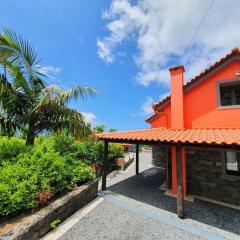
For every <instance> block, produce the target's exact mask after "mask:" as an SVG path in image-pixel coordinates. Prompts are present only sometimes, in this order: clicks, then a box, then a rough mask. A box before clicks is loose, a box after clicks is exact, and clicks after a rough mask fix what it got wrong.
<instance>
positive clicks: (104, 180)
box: [102, 141, 108, 190]
mask: <svg viewBox="0 0 240 240" xmlns="http://www.w3.org/2000/svg"><path fill="white" fill-rule="evenodd" d="M107 174H108V141H104V156H103V175H102V190H106V186H107Z"/></svg>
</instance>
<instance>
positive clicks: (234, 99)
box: [219, 80, 240, 106]
mask: <svg viewBox="0 0 240 240" xmlns="http://www.w3.org/2000/svg"><path fill="white" fill-rule="evenodd" d="M219 86H220V103H221V106H232V105H240V80H238V81H235V82H232V83H222V84H220V85H219Z"/></svg>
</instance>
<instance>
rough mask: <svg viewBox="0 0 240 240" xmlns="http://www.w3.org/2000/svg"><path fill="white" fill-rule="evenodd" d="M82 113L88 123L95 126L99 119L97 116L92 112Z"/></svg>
mask: <svg viewBox="0 0 240 240" xmlns="http://www.w3.org/2000/svg"><path fill="white" fill-rule="evenodd" d="M81 113H82V115H83V116H84V119H85V121H86V122H87V123H91V124H93V123H94V122H95V121H96V119H97V117H96V115H95V114H94V113H92V112H81Z"/></svg>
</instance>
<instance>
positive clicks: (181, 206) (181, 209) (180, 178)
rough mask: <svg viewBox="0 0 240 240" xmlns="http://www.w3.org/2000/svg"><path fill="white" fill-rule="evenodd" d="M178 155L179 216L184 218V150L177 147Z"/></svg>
mask: <svg viewBox="0 0 240 240" xmlns="http://www.w3.org/2000/svg"><path fill="white" fill-rule="evenodd" d="M176 155H177V185H178V188H177V215H178V217H179V218H184V202H183V201H184V199H183V175H182V172H183V170H182V148H181V147H176Z"/></svg>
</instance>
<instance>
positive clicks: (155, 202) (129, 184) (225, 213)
mask: <svg viewBox="0 0 240 240" xmlns="http://www.w3.org/2000/svg"><path fill="white" fill-rule="evenodd" d="M164 181H165V172H164V171H163V170H162V169H159V168H150V169H148V170H145V171H144V172H142V173H140V174H139V175H136V176H133V177H130V178H127V179H125V180H123V181H121V182H118V183H117V184H114V185H112V186H109V187H108V190H109V191H112V192H114V193H117V194H121V195H123V196H126V197H129V198H132V199H135V200H137V201H141V202H143V203H146V204H149V205H152V206H154V207H158V208H161V209H163V210H167V211H170V212H173V213H176V199H175V198H173V197H169V196H166V195H164V194H163V192H162V191H160V190H159V187H160V186H161V184H162V183H163V182H164ZM184 207H185V214H186V218H190V219H193V220H195V221H199V222H202V223H205V224H207V225H211V226H214V227H217V228H221V229H223V230H225V231H229V232H232V233H235V234H240V227H239V224H240V211H238V210H234V209H231V208H227V207H223V206H219V205H215V204H212V203H208V202H204V201H201V200H195V201H194V203H191V202H186V201H185V204H184Z"/></svg>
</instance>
